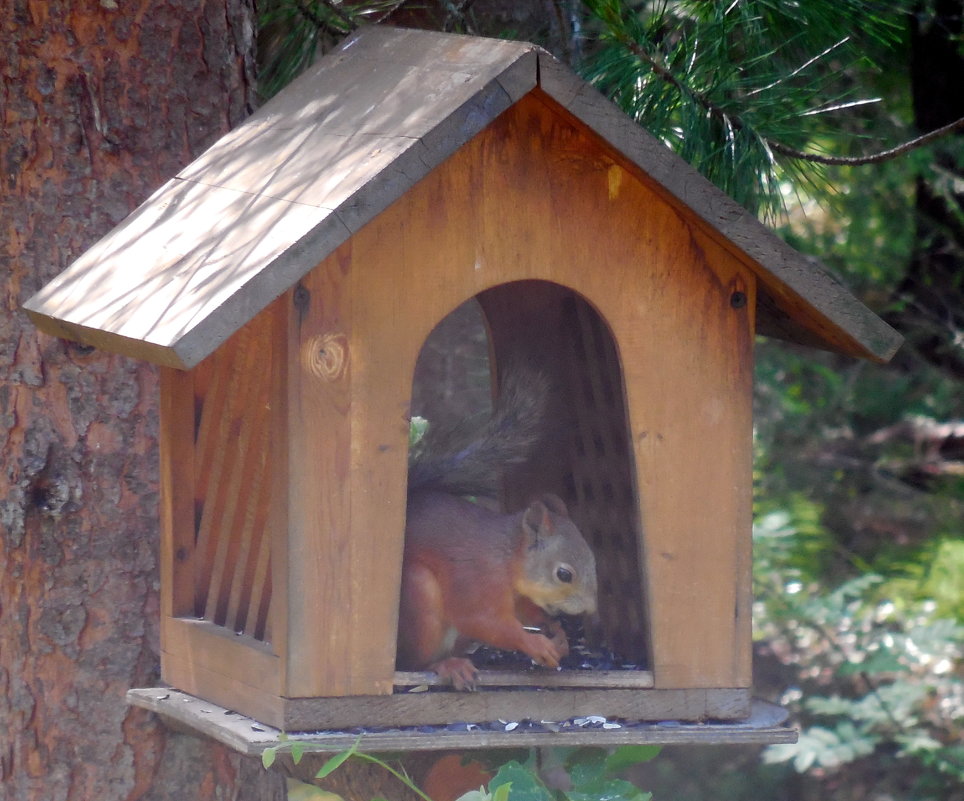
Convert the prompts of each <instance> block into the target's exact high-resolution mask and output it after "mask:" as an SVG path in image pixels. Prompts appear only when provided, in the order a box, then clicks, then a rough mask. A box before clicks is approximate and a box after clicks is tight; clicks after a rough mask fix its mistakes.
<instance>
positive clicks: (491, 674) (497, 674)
mask: <svg viewBox="0 0 964 801" xmlns="http://www.w3.org/2000/svg"><path fill="white" fill-rule="evenodd" d="M448 683H449V682H447V681H445V680H443V679H440V678H439V676H438V674H437V673H432V672H430V671H402V670H398V671H395V686H396V687H417V686H422V685H424V686H427V687H444V686H445V685H446V684H448ZM475 685H476V686H477V687H551V688H558V687H563V688H565V687H591V688H595V687H620V688H623V689H626V688H635V689H646V688H650V687H652V686H653V674H652V673H650V672H649V671H648V670H561V671H549V670H532V671H521V670H480V671H479V673H478V675H477V676H476V679H475Z"/></svg>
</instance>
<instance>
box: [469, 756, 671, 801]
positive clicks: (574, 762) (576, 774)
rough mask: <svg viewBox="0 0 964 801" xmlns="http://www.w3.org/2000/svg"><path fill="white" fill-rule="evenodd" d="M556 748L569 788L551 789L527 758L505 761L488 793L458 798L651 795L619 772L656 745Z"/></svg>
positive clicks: (527, 800) (621, 799) (630, 800)
mask: <svg viewBox="0 0 964 801" xmlns="http://www.w3.org/2000/svg"><path fill="white" fill-rule="evenodd" d="M556 751H557V756H558V757H559V759H560V762H561V764H562V766H563V768H564V770H565V771H566V773H567V775H568V777H569V787H568V789H565V790H555V791H553V790H550V789H549V788H548V787H547V786H546V785H545V783H544V782H543V781H542V779H541V778H540V777H539V774H538V772H537V771H536V770H535V768H534V765H533V760H532V759H530V760H529V761H528V762H527V763H525V764H523V763H520V762H516V761H512V762H507V763H506V764H504V765H502V766H501V767H500V768H499V770H498V772H497V773H496V775H495V776H494V777H493V778H492V781H490V782H489V787H488V791H487V793H483V794H482V796H481V797H476V796H475V795H473V794H469V795H466V796H462V798H461V799H460V801H489V799H497V798H498V793H499V792H500V791H502V792H507V793H508V794H507V796H506V797H505V801H649V800H650V799H651V798H652V793H646V792H643V791H642V790H640V789H639V788H638V787H636V785H634V784H632V783H631V782H628V781H626V780H625V779H621V778H619V776H618V774H619V773H620V772H621V771H623V770H625V769H626V768H629V767H631V766H633V765H637V764H639V763H641V762H648V761H649V760H651V759H653V758H655V757H656V755H657V754H658V753H659V751H660V748H659V747H658V746H622V747H620V748H616V749H615V750H613V751H612V752H607V751H606V750H604V749H600V748H576V749H556ZM505 788H508V790H506V789H505Z"/></svg>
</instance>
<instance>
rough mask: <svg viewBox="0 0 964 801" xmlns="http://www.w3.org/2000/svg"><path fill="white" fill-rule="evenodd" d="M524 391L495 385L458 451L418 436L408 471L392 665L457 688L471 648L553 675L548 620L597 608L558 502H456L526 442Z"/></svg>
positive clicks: (484, 488) (533, 393) (468, 669)
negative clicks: (420, 442) (508, 509)
mask: <svg viewBox="0 0 964 801" xmlns="http://www.w3.org/2000/svg"><path fill="white" fill-rule="evenodd" d="M530 384H532V385H534V386H530V387H529V388H528V391H525V390H524V389H523V388H522V387H521V384H520V383H519V380H515V381H513V382H512V383H511V384H509V385H508V386H507V387H504V388H503V392H502V394H501V397H500V403H499V406H498V407H497V409H496V411H495V413H494V414H493V415H492V417H491V418H490V419H489V421H488V422H487V423H486V424H485V425H484V426H483V427H482V429H481V430H479V431H477V432H476V433H475V435H474V437H473V436H471V435H470V436H469V439H468V443H467V444H465V442H466V435H465V432H461V433H460V434H456V435H454V436H453V435H451V434H450V433H449V434H448V435H443V436H441V437H439V436H434V437H430V436H426V437H425V444H424V447H423V448H422V449H421V452H420V454H419V455H418V456H416V458H415V461H414V463H413V465H412V467H411V468H410V471H409V496H408V511H407V519H406V528H405V557H404V563H403V568H402V593H401V604H400V610H399V626H398V655H397V664H398V667H399V668H400V669H402V670H426V669H428V670H434V671H435V672H436V673H438V675H439V676H440V677H442V678H443V679H448V680H450V681H451V682H452V684H453V685H454V686H455V688H456V689H460V690H465V689H474V682H475V678H476V675H477V670H476V668H475V665H474V664H473V663H472V661H471V660H470V659H469V658H468V657H467V656H466V651H467V649H468V648H469V647H470V646H471V645H472V644H474V643H483V644H486V645H491V646H494V647H496V648H501V649H505V650H515V651H521V652H522V653H524V654H526V655H527V656H529V657H531V658H532V659H533V660H534V661H535V662H536V663H538V664H540V665H543V666H545V667H550V668H555V667H558V666H559V660H560V659H561V658H562V657H563V656H565V655H566V654H567V653H568V651H569V645H568V642H567V640H566V635H565V633H564V632H563V630H562V626H561V625H560V624H559V622H558V621H556V620H553V619H552V618H551V617H550V616H552V615H557V614H559V613H565V614H573V615H574V614H582V613H587V614H592V613H593V612H595V611H596V563H595V558H594V556H593V553H592V551H591V550H590V548H589V546H588V545H587V544H586V541H585V540H584V539H583V537H582V535H581V534H580V533H579V530H578V529H577V527H576V525H575V523H573V522H572V520H571V519H570V517H569V514H568V511H567V510H566V506H565V504H564V503H563V501H562V500H561V499H560V498H558V497H556V496H555V495H544V496H543V497H541V498H538V499H535V500H533V501H532V502H531V503H530V504H529V505H528V506H527V507H526V508H525V509H524V510H522V511H520V512H516V513H514V514H502V513H499V512H496V511H492V510H491V509H490V508H487V507H486V506H483V505H481V504H478V503H473V502H472V501H469V500H466V499H465V498H463V497H460V495H463V494H476V495H479V494H489V493H491V491H492V490H493V488H494V486H495V482H496V477H497V475H498V474H499V473H500V469H501V467H503V466H504V465H505V464H507V463H511V462H519V461H522V460H523V459H524V457H525V455H526V453H525V452H526V451H527V450H530V449H531V448H532V447H533V445H534V443H535V442H536V441H537V439H538V428H539V426H540V423H541V422H543V421H540V419H539V417H540V415H541V406H542V402H541V398H540V396H539V393H540V391H542V390H544V388H543V387H541V386H540V381H539V380H535V381H532V382H530ZM430 433H431V429H430ZM460 437H461V442H460ZM527 626H528V627H538V628H540V629H542V631H543V632H546V633H537V632H534V631H527V630H526V628H525V627H527ZM547 635H548V636H547Z"/></svg>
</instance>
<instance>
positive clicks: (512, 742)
mask: <svg viewBox="0 0 964 801" xmlns="http://www.w3.org/2000/svg"><path fill="white" fill-rule="evenodd" d="M667 692H669V691H667ZM421 695H425V694H424V693H422V694H421ZM127 702H128V703H129V704H132V705H133V706H137V707H140V708H142V709H147V710H150V711H152V712H156V713H157V714H158V715H160V716H161V717H162V718H163V719H164V720H165V722H167V723H168V724H169V725H171V726H173V727H175V728H179V729H182V730H184V729H186V730H188V731H190V732H192V733H194V734H201V735H204V736H207V737H211V738H212V739H214V740H217V741H218V742H220V743H223V744H224V745H227V746H229V747H230V748H233V749H234V750H236V751H238V752H240V753H242V754H246V755H249V756H257V755H259V754H260V753H261V752H262V751H264V749H266V748H269V747H272V746H277V745H280V744H282V743H283V742H288V743H290V742H292V741H297V742H304V743H305V744H306V745H308V746H309V748H310V749H311V750H313V751H319V752H337V751H342V750H344V749H346V748H349V747H351V746H352V745H353V744H354V743H355V741H356V740H358V739H359V736H360V737H361V740H360V742H359V748H360V749H361V750H363V751H366V752H380V751H440V750H459V751H462V750H466V749H472V748H528V747H530V746H576V745H593V746H601V747H606V746H617V745H640V744H653V745H657V744H661V745H680V744H693V745H717V744H732V743H737V744H745V745H768V744H772V743H793V742H796V740H797V731H796V729H792V728H788V727H787V726H786V725H785V721H786V718H787V713H786V711H785V710H783V709H782V708H781V707H778V706H775V705H773V704H768V703H766V702H764V701H758V700H754V701H753V702H752V705H751V710H750V714H749V716H748V717H747V719H746V720H744V721H741V722H736V723H681V722H677V721H661V722H658V723H654V722H632V721H627V720H620V721H619V723H618V724H617V725H618V728H591V727H582V726H579V725H577V724H575V723H574V722H573V721H568V720H567V721H561V722H558V723H556V722H548V721H547V722H545V723H542V724H540V725H539V726H538V728H527V727H526V726H524V725H520V726H518V727H515V728H513V729H512V730H511V731H506V730H505V729H506V727H507V726H508V727H511V724H501V725H499V726H498V727H497V728H496V727H495V725H494V724H479V725H478V726H476V727H473V726H469V725H466V724H462V725H461V726H464V729H463V728H461V727H460V729H458V730H457V729H453V728H452V727H449V726H418V727H412V726H407V727H399V728H385V727H384V726H382V727H378V728H373V729H372V730H371V731H362V732H360V731H359V729H358V728H357V727H352V730H351V731H312V732H302V733H297V734H289V735H287V737H286V739H285V740H282V731H281V730H280V729H278V728H275V727H272V726H268V725H266V724H263V723H259V722H258V721H255V720H253V719H251V718H248V717H245V716H243V715H239V714H237V713H236V712H232V711H230V710H227V709H225V708H224V707H221V706H218V705H217V704H212V703H209V702H207V701H203V700H201V699H199V698H195V697H194V696H192V695H188V694H186V693H182V692H179V691H178V690H172V689H169V688H166V687H155V688H147V689H134V690H129V691H128V693H127ZM542 719H543V718H541V717H540V720H542ZM609 725H612V724H609Z"/></svg>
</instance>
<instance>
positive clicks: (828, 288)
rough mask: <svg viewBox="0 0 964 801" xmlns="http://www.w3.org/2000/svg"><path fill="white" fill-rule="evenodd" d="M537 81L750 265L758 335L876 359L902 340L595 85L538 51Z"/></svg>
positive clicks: (820, 268) (891, 351) (883, 358)
mask: <svg viewBox="0 0 964 801" xmlns="http://www.w3.org/2000/svg"><path fill="white" fill-rule="evenodd" d="M539 87H540V89H541V90H542V91H544V92H545V93H546V94H547V95H549V96H550V97H552V98H553V99H554V100H555V101H556V102H558V103H559V104H560V105H562V106H563V107H564V108H566V109H567V110H568V111H569V112H570V113H572V114H573V115H574V116H576V117H577V118H578V119H580V120H581V121H582V122H583V123H584V124H585V125H587V126H588V127H589V128H590V129H591V130H593V132H594V133H595V134H596V135H598V136H600V137H601V138H602V139H603V140H604V141H605V142H606V143H607V144H608V145H609V146H610V147H612V148H613V149H614V150H615V152H617V153H619V154H620V155H621V156H622V157H624V158H625V159H626V160H627V161H628V162H629V163H630V164H632V165H634V166H635V167H638V168H639V169H640V170H642V171H643V173H645V175H646V176H647V177H648V180H650V181H651V188H652V189H653V190H654V191H655V192H657V193H658V194H659V195H660V196H661V197H662V199H663V200H665V201H666V202H668V203H670V204H671V205H673V206H674V207H675V208H677V210H678V211H680V212H683V213H687V214H692V215H694V216H695V217H696V218H698V219H699V220H700V221H701V222H702V223H703V224H704V233H706V234H707V235H709V236H710V237H712V238H713V239H714V240H716V242H717V244H719V245H720V246H721V247H723V248H726V249H728V250H731V251H732V252H733V255H734V256H735V257H736V258H737V259H740V260H742V261H745V262H746V263H748V264H750V265H751V266H752V267H753V269H754V272H755V273H756V274H757V277H758V278H759V281H760V287H761V289H760V291H761V295H765V296H766V299H767V301H768V302H767V303H765V304H761V305H760V306H759V308H758V311H757V313H758V315H759V318H758V328H759V330H760V331H761V332H762V333H765V334H767V335H772V336H780V337H783V338H785V339H789V340H791V341H795V342H801V343H803V344H806V345H810V346H814V347H821V348H824V349H827V350H833V351H838V352H840V353H845V354H847V355H850V356H855V357H860V358H866V359H871V360H873V361H881V362H886V361H888V360H889V359H890V358H891V356H893V355H894V353H895V352H896V351H897V348H899V347H900V344H901V342H902V341H903V338H902V337H901V336H900V335H899V334H898V333H897V332H896V331H895V330H894V329H893V328H891V327H890V326H889V325H887V324H886V323H885V322H884V321H883V320H881V319H880V318H879V317H878V316H877V315H876V314H874V313H873V312H872V311H870V309H868V308H867V307H866V306H864V305H863V304H862V303H861V302H860V301H858V300H857V299H856V298H854V297H853V296H852V295H850V294H849V293H848V292H847V291H846V289H844V288H843V287H842V286H841V285H840V284H839V283H838V282H837V281H836V280H835V279H834V278H832V277H831V276H830V275H829V274H827V272H826V271H825V269H824V268H823V266H822V265H821V264H820V262H819V261H818V260H817V259H815V258H813V257H808V256H805V255H803V254H801V253H799V252H797V251H796V250H794V249H793V248H791V247H790V246H789V245H788V244H787V243H786V242H784V241H783V240H782V239H781V238H780V237H778V236H776V235H775V234H774V233H773V232H772V231H771V230H770V229H769V228H767V227H766V226H765V225H763V224H762V223H761V222H760V221H759V220H758V219H757V218H756V217H755V216H754V215H753V214H751V213H750V212H749V211H748V210H747V209H745V208H743V207H742V206H741V205H740V204H738V203H737V202H736V201H735V200H733V199H732V198H731V197H729V196H728V195H726V194H725V193H724V192H722V191H721V190H719V189H718V188H717V187H716V186H714V185H713V184H712V183H711V182H710V181H708V180H706V179H705V178H703V177H702V176H701V175H700V174H699V173H698V172H697V171H696V170H695V169H694V168H692V167H691V166H690V165H688V164H687V163H685V162H684V161H683V160H682V159H680V158H679V157H678V156H676V155H675V154H674V153H673V152H672V151H671V150H670V149H669V148H667V147H666V146H665V145H664V144H663V143H662V142H660V141H659V140H657V139H656V138H654V137H653V136H651V135H650V134H649V133H648V132H647V131H645V130H644V129H642V128H641V127H640V126H639V125H637V124H636V123H635V122H634V121H633V120H632V119H630V118H629V117H628V116H626V114H625V113H624V112H623V111H621V110H620V109H619V108H618V107H617V106H616V105H615V104H613V103H612V102H610V101H609V100H608V99H606V98H605V97H604V96H603V95H602V94H600V93H599V91H598V90H597V89H595V87H593V86H592V85H590V84H588V83H586V82H585V81H582V80H581V79H580V78H578V77H577V76H576V75H575V74H573V73H572V71H571V70H570V69H569V68H567V67H566V66H564V65H563V64H561V63H559V62H558V61H557V60H556V59H555V58H553V57H552V56H551V55H549V54H547V53H542V52H540V53H539Z"/></svg>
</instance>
